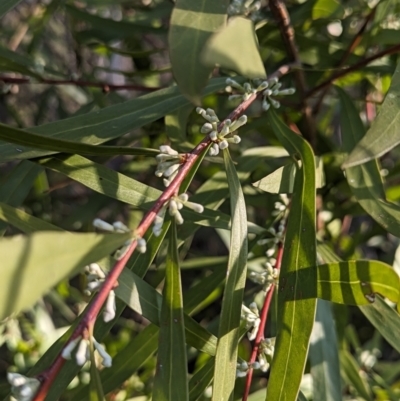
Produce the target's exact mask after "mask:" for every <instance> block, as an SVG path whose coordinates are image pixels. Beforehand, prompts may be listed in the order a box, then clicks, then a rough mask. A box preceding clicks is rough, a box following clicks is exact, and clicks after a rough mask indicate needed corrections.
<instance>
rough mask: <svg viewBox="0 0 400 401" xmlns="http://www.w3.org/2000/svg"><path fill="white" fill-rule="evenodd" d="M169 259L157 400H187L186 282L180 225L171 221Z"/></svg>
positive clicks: (164, 294)
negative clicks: (177, 228)
mask: <svg viewBox="0 0 400 401" xmlns="http://www.w3.org/2000/svg"><path fill="white" fill-rule="evenodd" d="M170 234H171V235H170V238H169V248H168V254H167V260H166V270H165V284H164V289H163V303H162V308H161V316H160V323H161V324H160V341H159V345H158V358H157V370H156V376H155V379H154V388H153V400H154V401H169V400H177V401H181V400H182V401H187V400H188V399H189V388H188V380H187V374H188V373H187V356H186V344H185V324H184V319H183V298H182V283H181V275H180V268H179V255H178V242H177V233H176V224H175V223H174V222H173V223H172V224H171V230H170Z"/></svg>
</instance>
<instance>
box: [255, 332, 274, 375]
mask: <svg viewBox="0 0 400 401" xmlns="http://www.w3.org/2000/svg"><path fill="white" fill-rule="evenodd" d="M274 352H275V338H264V340H262V341H261V342H260V345H259V348H258V362H259V364H260V370H261V371H262V372H266V371H267V370H268V368H269V366H270V363H271V361H272V358H273V357H274Z"/></svg>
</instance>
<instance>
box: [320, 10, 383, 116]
mask: <svg viewBox="0 0 400 401" xmlns="http://www.w3.org/2000/svg"><path fill="white" fill-rule="evenodd" d="M376 7H377V5H376V6H375V7H374V8H373V9H372V10H371V11H370V13H369V14H368V15H367V16H366V18H365V20H364V23H363V24H362V26H361V28H360V29H359V31H358V32H357V34H356V35H355V36H354V38H353V40H352V41H351V42H350V44H349V46H348V47H347V49H346V51H345V53H344V54H343V56H342V58H341V59H340V61H339V62H338V63H337V65H336V67H342V66H343V65H344V63H345V62H346V61H347V59H348V58H349V57H350V55H351V54H352V53H353V52H354V50H355V49H356V47H357V46H358V45H359V43H360V42H361V39H362V37H363V34H364V32H365V30H366V29H367V26H368V24H369V23H370V22H371V20H372V18H374V16H375V13H376ZM328 90H329V87H327V88H325V90H324V91H323V92H322V93H321V96H320V98H319V99H318V101H317V103H316V105H315V106H314V110H313V115H316V114H318V112H319V110H320V108H321V105H322V102H323V100H324V97H325V95H326V94H327V93H328Z"/></svg>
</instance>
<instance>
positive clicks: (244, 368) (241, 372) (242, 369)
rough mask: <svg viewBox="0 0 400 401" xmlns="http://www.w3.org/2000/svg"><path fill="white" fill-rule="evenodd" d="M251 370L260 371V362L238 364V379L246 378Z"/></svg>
mask: <svg viewBox="0 0 400 401" xmlns="http://www.w3.org/2000/svg"><path fill="white" fill-rule="evenodd" d="M250 369H254V370H258V369H260V363H259V362H253V363H248V362H246V361H241V362H238V363H237V364H236V377H237V378H238V377H246V376H247V372H248V371H249V370H250Z"/></svg>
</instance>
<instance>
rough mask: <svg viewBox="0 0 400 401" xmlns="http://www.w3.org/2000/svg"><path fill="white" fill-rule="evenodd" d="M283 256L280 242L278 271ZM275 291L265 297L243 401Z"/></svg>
mask: <svg viewBox="0 0 400 401" xmlns="http://www.w3.org/2000/svg"><path fill="white" fill-rule="evenodd" d="M282 256H283V243H282V242H280V243H279V245H278V252H277V255H276V263H275V268H276V269H278V270H280V268H281V263H282ZM274 290H275V285H274V284H272V286H271V288H270V289H269V291H268V293H267V295H266V297H265V300H264V305H263V308H262V311H261V316H260V326H259V327H258V331H257V336H256V338H255V340H254V346H253V350H252V353H251V356H250V361H249V363H248V365H249V370H248V372H247V376H246V383H245V387H244V392H243V398H242V401H247V398H248V396H249V392H250V386H251V381H252V379H253V368H252V364H253V363H254V362H255V361H256V359H257V356H258V351H259V349H260V344H261V341H262V340H263V339H264V330H265V325H266V323H267V316H268V311H269V308H270V306H271V300H272V296H273V295H274Z"/></svg>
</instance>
